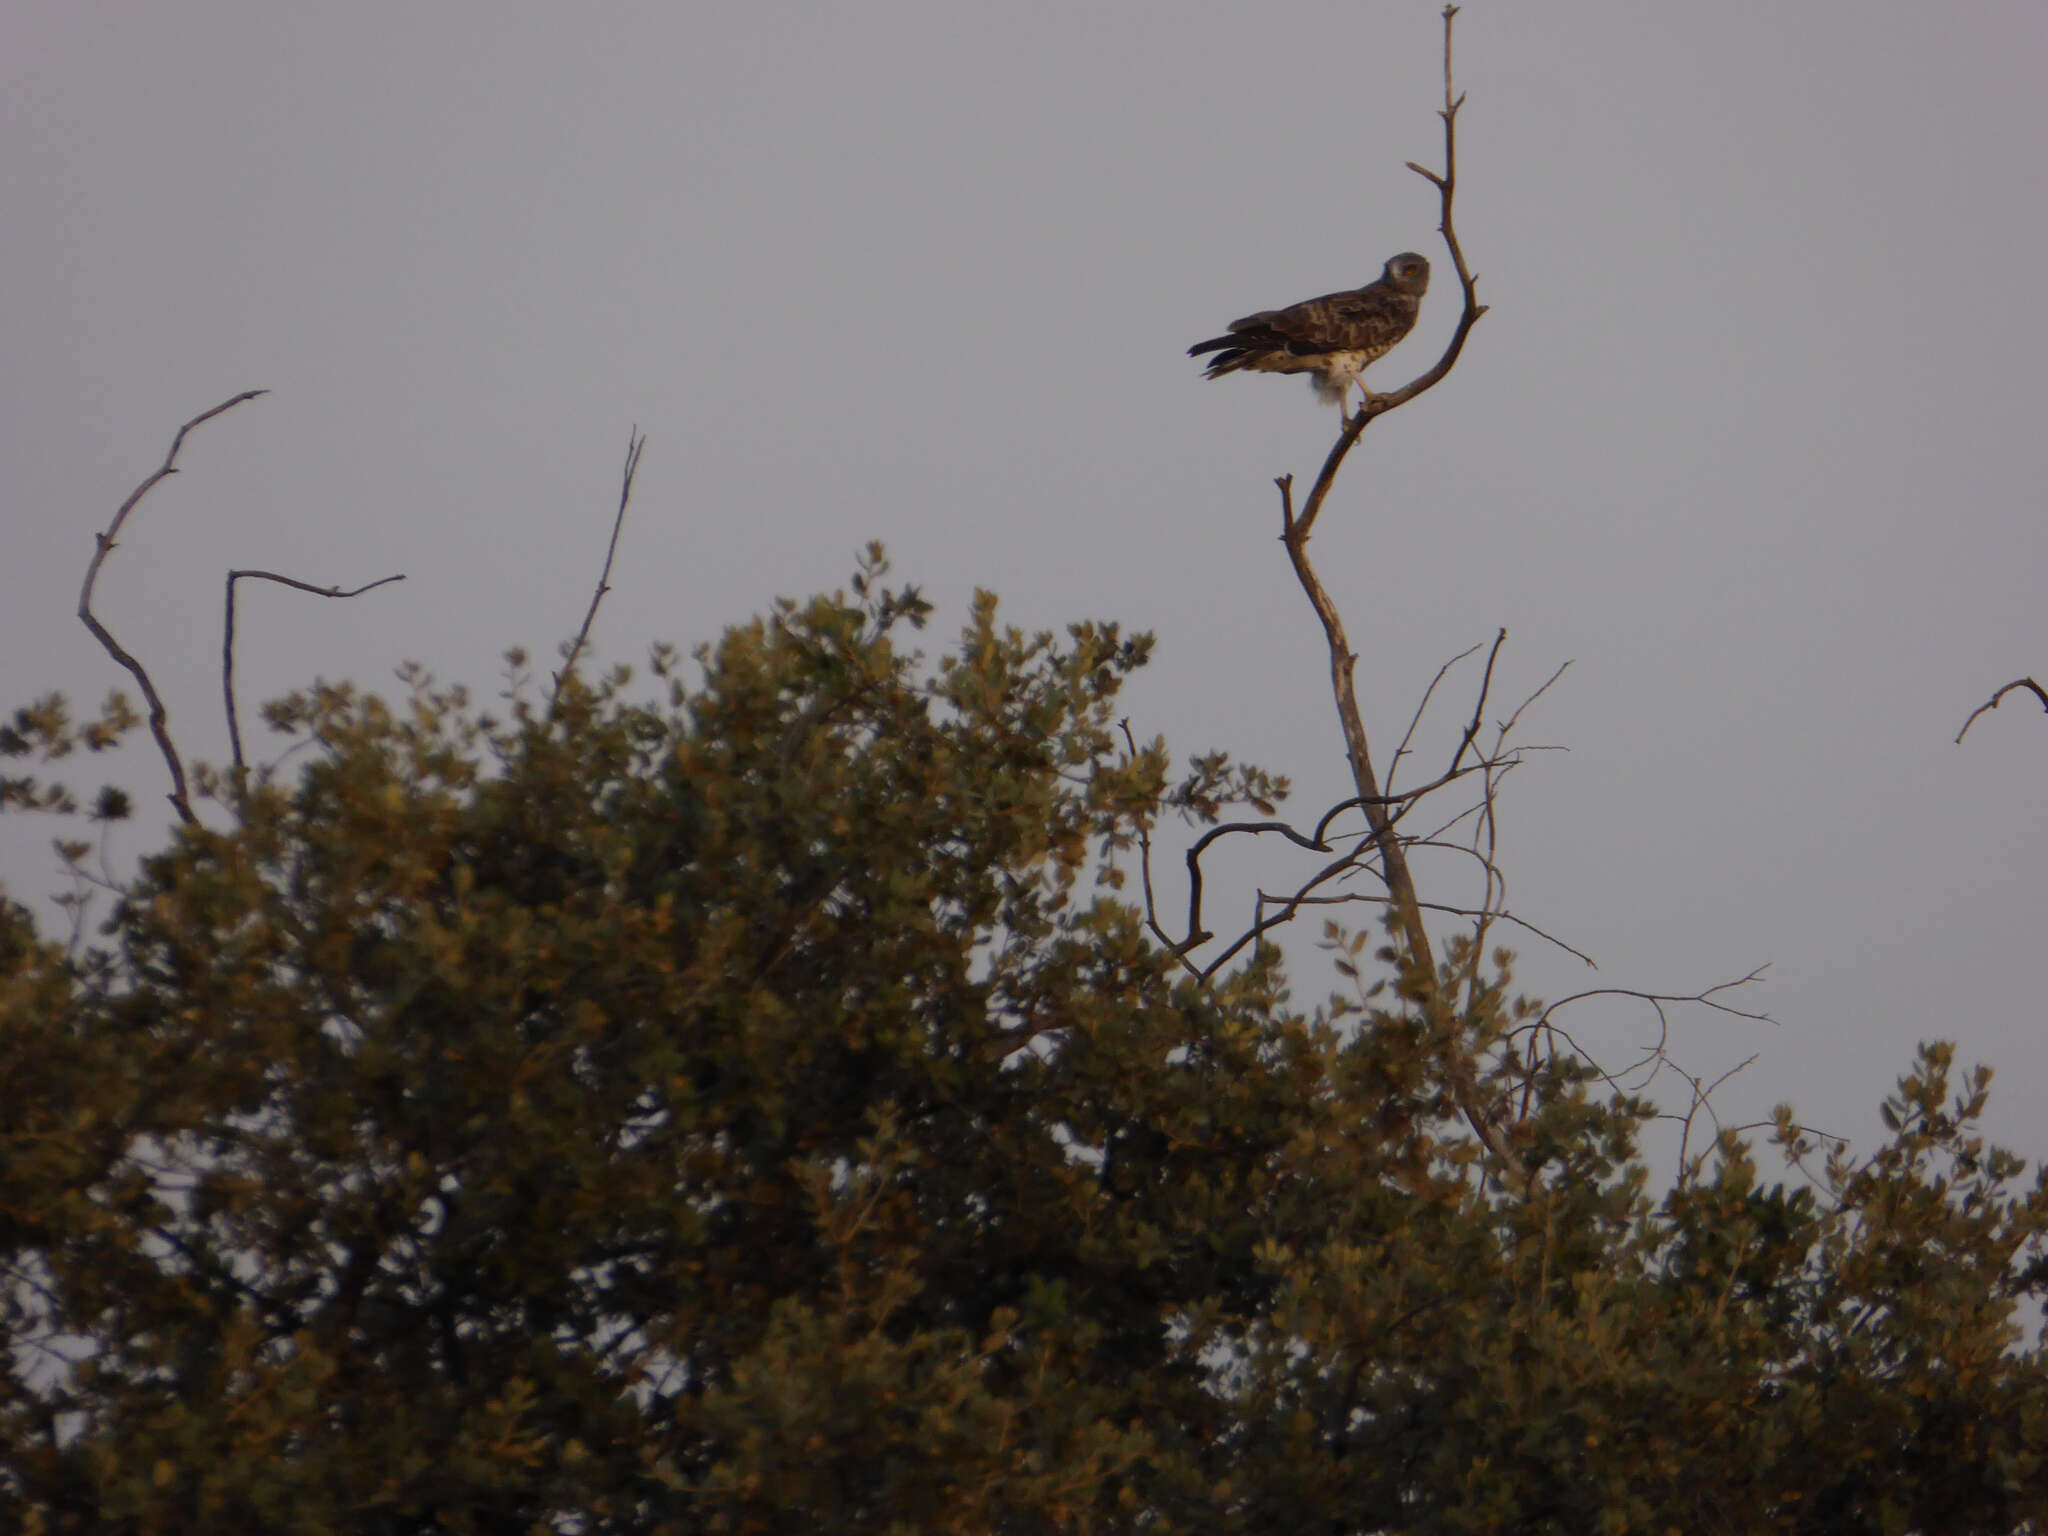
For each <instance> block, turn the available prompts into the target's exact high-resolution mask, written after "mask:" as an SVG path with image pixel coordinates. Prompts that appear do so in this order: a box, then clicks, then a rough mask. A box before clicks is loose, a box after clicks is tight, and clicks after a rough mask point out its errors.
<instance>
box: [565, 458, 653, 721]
mask: <svg viewBox="0 0 2048 1536" xmlns="http://www.w3.org/2000/svg"><path fill="white" fill-rule="evenodd" d="M646 446H647V439H646V438H645V437H644V436H643V435H641V431H640V428H639V425H638V424H637V423H636V424H635V425H634V427H633V429H632V431H630V432H628V433H627V434H626V468H625V472H624V474H622V475H621V476H620V477H619V510H618V513H617V515H616V516H614V517H613V518H612V538H611V543H609V544H608V545H606V546H605V551H604V569H603V570H602V571H600V572H598V575H597V590H596V591H595V592H593V593H591V594H590V607H589V609H588V610H587V611H586V612H585V613H584V615H583V624H582V627H581V628H579V629H578V630H577V631H576V639H575V641H574V642H573V643H572V644H571V645H570V646H569V651H568V654H567V655H566V656H564V657H563V659H562V670H561V671H559V672H557V673H556V674H555V691H554V694H553V696H552V697H551V698H550V699H549V701H548V702H549V707H550V708H552V707H553V705H554V701H555V700H556V699H559V698H560V697H561V696H562V685H563V684H564V683H565V682H567V681H568V678H569V674H570V673H571V672H573V671H575V670H576V658H577V657H578V656H580V655H582V654H583V647H584V645H585V644H586V643H587V642H588V641H589V639H590V626H591V625H592V624H594V623H596V622H597V605H598V604H599V603H602V602H603V601H604V595H605V593H607V592H609V591H611V589H612V561H613V560H615V559H617V558H618V553H619V531H620V530H621V529H622V528H624V527H625V526H626V507H627V506H628V504H629V503H631V501H632V500H633V477H634V476H635V475H637V474H639V473H640V450H641V449H643V448H645V447H646Z"/></svg>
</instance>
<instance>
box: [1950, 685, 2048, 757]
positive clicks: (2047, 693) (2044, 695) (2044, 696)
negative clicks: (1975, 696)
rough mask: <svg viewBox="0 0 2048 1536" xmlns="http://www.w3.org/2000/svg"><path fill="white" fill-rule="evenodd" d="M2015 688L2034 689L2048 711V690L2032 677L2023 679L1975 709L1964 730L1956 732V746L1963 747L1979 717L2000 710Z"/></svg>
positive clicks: (1966, 721)
mask: <svg viewBox="0 0 2048 1536" xmlns="http://www.w3.org/2000/svg"><path fill="white" fill-rule="evenodd" d="M2015 688H2029V689H2032V690H2033V694H2034V697H2035V698H2037V699H2039V700H2040V701H2041V708H2042V709H2044V710H2048V689H2044V688H2043V687H2042V686H2041V685H2040V684H2039V683H2037V682H2035V681H2034V680H2033V679H2032V678H2031V677H2022V678H2020V679H2018V680H2017V681H2015V682H2010V683H2007V684H2006V685H2005V686H2004V687H2003V688H2001V689H1999V690H1998V692H1996V693H1994V694H1993V695H1991V697H1990V698H1988V699H1986V700H1985V701H1984V702H1983V703H1982V704H1979V705H1978V706H1977V707H1976V708H1975V709H1973V710H1971V711H1970V718H1969V719H1967V720H1965V721H1964V722H1963V728H1962V729H1961V730H1960V731H1957V732H1956V745H1957V746H1961V745H1962V744H1963V738H1964V737H1965V736H1967V735H1969V734H1970V727H1971V726H1973V725H1975V724H1976V723H1977V717H1978V716H1979V715H1981V714H1983V713H1984V711H1986V710H1987V709H1996V708H1998V705H1999V701H2000V700H2001V699H2003V698H2004V697H2005V696H2006V695H2007V694H2008V693H2011V692H2012V691H2013V690H2014V689H2015Z"/></svg>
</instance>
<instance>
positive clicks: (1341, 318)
mask: <svg viewBox="0 0 2048 1536" xmlns="http://www.w3.org/2000/svg"><path fill="white" fill-rule="evenodd" d="M1428 290H1429V263H1428V262H1427V261H1425V260H1424V259H1423V258H1422V257H1420V256H1418V255H1416V254H1415V253H1414V252H1413V251H1404V252H1402V253H1401V254H1400V255H1399V256H1396V257H1394V258H1393V259H1392V260H1391V261H1389V262H1388V263H1387V265H1386V270H1385V271H1383V272H1382V273H1381V274H1380V277H1379V281H1378V282H1374V283H1367V284H1366V285H1365V286H1364V287H1363V288H1351V289H1347V290H1345V291H1344V292H1343V293H1326V294H1324V295H1323V296H1322V297H1321V298H1319V299H1303V300H1302V301H1301V302H1300V303H1299V304H1290V305H1288V306H1287V308H1285V309H1262V310H1260V311H1259V312H1258V313H1257V314H1256V315H1246V316H1245V317H1244V318H1243V319H1242V320H1233V321H1231V322H1230V334H1229V335H1228V336H1218V337H1216V338H1215V339H1214V340H1213V341H1202V342H1197V343H1196V344H1195V345H1194V346H1192V347H1189V348H1188V356H1190V357H1200V356H1201V355H1202V354H1203V353H1204V352H1214V353H1215V354H1216V355H1215V356H1214V357H1212V358H1210V359H1209V371H1208V373H1207V374H1205V375H1204V377H1205V378H1211V379H1219V378H1221V377H1222V376H1223V375H1224V374H1226V373H1236V372H1238V371H1239V370H1241V369H1246V368H1249V369H1250V370H1252V371H1253V372H1254V373H1307V374H1313V375H1314V380H1313V382H1314V384H1315V390H1316V394H1317V396H1318V397H1319V398H1321V399H1323V400H1325V401H1328V402H1329V403H1331V404H1333V405H1335V406H1336V407H1337V413H1338V414H1339V415H1340V416H1343V417H1344V419H1345V420H1346V421H1347V422H1348V421H1349V420H1350V416H1349V414H1348V413H1347V412H1346V410H1345V405H1344V397H1345V392H1346V391H1347V390H1349V389H1350V387H1351V386H1352V385H1353V384H1356V385H1357V386H1358V392H1359V393H1360V394H1361V395H1363V394H1365V393H1367V391H1366V387H1365V383H1364V381H1363V380H1362V379H1360V378H1359V374H1360V373H1362V372H1363V371H1364V370H1365V365H1366V364H1367V363H1370V362H1371V361H1372V360H1373V359H1374V358H1376V357H1379V356H1381V355H1382V354H1383V353H1385V352H1387V351H1388V350H1390V349H1391V348H1392V347H1393V345H1394V343H1395V342H1397V341H1399V340H1400V339H1401V338H1402V337H1403V336H1406V335H1407V334H1408V333H1409V332H1410V331H1412V330H1413V329H1415V317H1416V315H1417V314H1419V313H1420V312H1421V310H1422V295H1423V294H1424V293H1426V292H1427V291H1428Z"/></svg>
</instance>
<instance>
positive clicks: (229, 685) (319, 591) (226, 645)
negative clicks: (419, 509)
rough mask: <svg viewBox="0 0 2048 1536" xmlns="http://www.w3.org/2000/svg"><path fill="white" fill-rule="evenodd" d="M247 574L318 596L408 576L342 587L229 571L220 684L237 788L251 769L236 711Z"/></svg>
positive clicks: (352, 592)
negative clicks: (242, 588) (240, 611)
mask: <svg viewBox="0 0 2048 1536" xmlns="http://www.w3.org/2000/svg"><path fill="white" fill-rule="evenodd" d="M245 576H246V577H248V578H249V579H250V580H251V581H274V582H276V583H277V584H278V585H279V586H281V587H291V588H294V589H295V590H297V591H300V592H310V593H312V594H313V595H314V596H315V597H361V596H362V595H363V594H364V593H365V592H374V591H376V590H377V588H379V587H388V586H390V585H391V583H392V582H394V581H403V580H405V575H404V573H403V572H400V573H399V574H398V575H396V576H383V577H380V578H378V579H377V580H376V581H371V582H366V583H364V584H363V585H362V586H360V587H350V588H348V589H347V590H343V589H342V588H340V587H316V586H314V585H313V584H312V583H311V582H309V581H300V580H298V579H297V578H295V577H291V576H280V575H278V573H277V572H275V571H229V572H228V596H227V617H226V619H225V620H224V621H223V622H222V624H221V640H220V688H221V693H222V694H223V695H224V696H225V698H226V700H227V711H228V750H229V753H230V755H231V756H232V759H233V762H234V770H235V788H236V789H238V790H239V789H240V788H241V787H242V780H243V778H244V777H245V776H246V774H247V772H248V769H247V767H246V765H245V764H244V763H243V761H242V722H241V720H240V719H239V717H238V716H237V714H236V712H235V583H236V582H238V581H240V580H241V579H242V578H243V577H245Z"/></svg>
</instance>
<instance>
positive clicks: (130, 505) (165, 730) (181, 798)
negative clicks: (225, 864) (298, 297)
mask: <svg viewBox="0 0 2048 1536" xmlns="http://www.w3.org/2000/svg"><path fill="white" fill-rule="evenodd" d="M269 393H270V391H269V390H267V389H245V390H243V391H242V392H241V393H240V394H239V395H236V396H235V397H234V398H233V399H230V400H223V401H221V403H220V404H219V405H216V406H215V407H214V408H213V409H212V410H210V411H201V412H200V413H199V414H198V415H197V416H194V417H193V418H192V419H191V420H190V421H188V422H186V423H185V425H183V426H182V427H180V428H178V435H177V436H176V437H174V438H172V439H171V451H170V452H169V453H167V454H165V455H164V461H163V463H162V464H160V465H158V466H157V468H156V470H155V472H154V473H152V474H151V475H150V476H149V477H148V478H147V479H146V480H144V481H143V482H142V484H140V485H138V486H136V487H135V489H134V490H133V491H131V492H129V493H128V499H127V500H126V501H124V502H122V503H121V510H120V511H118V512H116V513H115V514H114V520H113V521H112V522H111V523H109V524H107V528H106V531H105V532H104V533H99V534H95V535H94V538H95V540H96V545H95V548H94V550H93V556H92V562H91V564H89V565H87V566H86V568H85V585H84V586H83V587H82V588H80V590H79V593H78V617H79V620H80V621H81V622H82V623H83V624H84V625H85V627H86V628H87V629H89V630H91V631H92V635H93V638H94V639H96V640H98V641H99V643H100V644H101V645H102V646H104V647H105V648H106V652H107V654H108V655H109V656H111V657H113V658H114V660H115V661H117V662H119V663H120V664H121V665H122V666H124V667H126V668H127V669H128V671H129V673H130V674H131V675H132V676H133V677H134V679H135V681H136V684H137V685H138V686H139V687H140V688H141V689H142V696H143V698H144V699H146V700H147V701H148V702H149V733H150V735H152V736H154V737H155V738H156V744H157V750H158V751H160V752H162V753H163V757H164V763H165V765H166V766H167V767H168V768H169V769H170V770H171V793H170V802H171V809H172V810H174V811H176V812H177V813H178V819H179V820H180V821H182V822H184V823H185V824H186V825H187V826H197V825H198V824H199V817H198V816H197V815H196V814H195V813H194V812H193V810H192V796H191V794H190V793H189V792H188V791H187V790H186V787H185V764H184V762H183V761H182V760H181V759H180V758H179V756H178V749H177V747H176V745H175V744H173V742H172V741H171V731H170V712H169V711H168V710H166V709H165V708H164V701H163V700H162V699H161V698H159V697H158V696H157V691H156V685H155V684H153V683H152V682H151V681H150V680H149V673H148V672H147V671H146V670H145V669H144V668H143V665H142V663H141V662H139V661H137V660H136V659H135V658H134V657H133V656H131V655H130V654H129V653H128V652H127V651H125V650H123V649H122V648H121V645H120V642H119V641H117V640H115V638H114V637H113V636H112V635H111V634H109V633H108V632H107V627H106V625H104V624H102V623H101V622H100V621H99V620H98V619H97V618H96V617H94V615H93V611H92V589H93V587H94V585H95V584H96V583H97V582H98V581H99V579H100V567H101V566H103V565H105V564H106V563H107V556H108V555H111V554H112V553H113V552H114V542H115V540H117V539H118V538H119V537H120V535H121V528H122V525H123V524H125V523H126V522H127V521H128V514H129V513H131V512H133V511H134V510H135V509H136V507H138V506H140V505H141V503H142V498H143V497H145V496H147V495H148V494H149V493H150V492H151V491H153V490H155V489H156V487H157V485H158V484H159V483H160V482H162V481H164V480H167V479H169V478H170V477H171V476H172V475H175V474H176V473H177V472H178V452H179V450H180V449H182V448H183V447H184V446H185V434H186V433H188V432H190V431H191V430H192V429H193V428H194V427H199V426H204V425H205V424H206V423H207V422H209V421H211V420H213V418H214V417H216V416H219V415H221V414H222V413H223V412H226V411H231V410H233V409H234V408H235V407H236V406H238V405H240V404H241V403H242V402H243V401H245V400H254V399H255V398H256V397H257V396H258V395H267V394H269Z"/></svg>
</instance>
